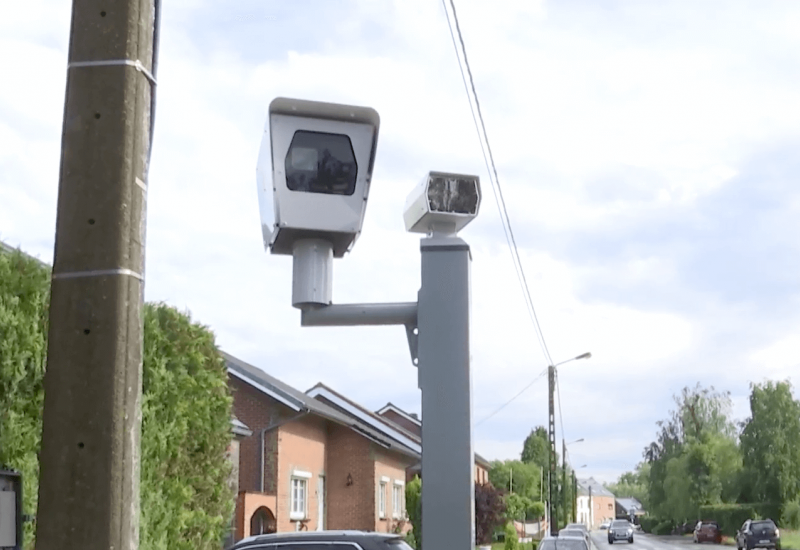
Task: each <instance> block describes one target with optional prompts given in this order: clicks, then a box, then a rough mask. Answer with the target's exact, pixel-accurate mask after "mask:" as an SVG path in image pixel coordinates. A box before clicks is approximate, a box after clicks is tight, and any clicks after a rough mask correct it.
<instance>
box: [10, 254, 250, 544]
mask: <svg viewBox="0 0 800 550" xmlns="http://www.w3.org/2000/svg"><path fill="white" fill-rule="evenodd" d="M49 274H50V270H49V268H48V267H47V266H46V265H44V264H42V263H40V262H38V261H37V260H34V259H32V258H30V257H28V256H26V255H24V254H22V253H20V252H11V253H5V252H3V253H0V463H2V464H4V465H6V466H8V467H10V468H12V469H15V470H17V471H19V472H21V473H22V475H23V483H24V486H23V493H24V494H23V496H24V503H23V507H24V510H23V512H24V513H25V514H29V515H34V514H35V513H36V507H37V499H38V482H39V461H38V452H39V449H40V443H41V423H42V406H43V397H44V389H43V377H44V371H45V366H46V352H47V344H46V342H47V327H48V315H49V294H50V284H49ZM230 406H231V399H230V395H229V392H228V385H227V373H226V370H225V367H224V364H223V362H222V359H221V357H220V356H219V354H218V352H217V349H216V347H215V345H214V336H213V334H212V333H211V332H210V331H209V330H208V329H207V328H205V327H202V326H200V325H197V324H193V323H192V322H191V320H190V319H189V317H188V316H186V315H183V314H181V313H179V312H177V311H176V310H174V309H172V308H169V307H167V306H164V305H147V306H146V307H145V309H144V366H143V396H142V445H141V449H142V454H141V476H142V477H141V484H140V491H141V526H140V539H141V544H140V548H142V549H143V550H150V549H153V550H156V549H162V548H170V549H173V548H177V549H181V548H187V549H188V548H191V549H193V550H195V549H206V548H208V549H211V548H214V549H217V548H219V545H220V544H221V541H222V539H223V536H224V534H225V532H226V531H227V530H228V528H229V524H230V519H231V515H232V509H233V496H234V495H233V492H232V491H231V489H230V486H229V485H228V483H227V482H228V478H229V472H230V467H229V463H228V460H227V457H226V451H227V448H228V445H229V444H230V438H231V436H230ZM32 527H33V525H32V524H26V535H25V538H26V541H27V542H28V544H29V545H30V546H31V547H32V546H33V543H34V540H33V535H34V533H33V529H32Z"/></svg>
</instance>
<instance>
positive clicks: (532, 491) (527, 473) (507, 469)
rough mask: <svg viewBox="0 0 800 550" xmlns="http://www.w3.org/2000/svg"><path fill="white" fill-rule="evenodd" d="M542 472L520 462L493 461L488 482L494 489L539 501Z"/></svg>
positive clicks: (537, 468)
mask: <svg viewBox="0 0 800 550" xmlns="http://www.w3.org/2000/svg"><path fill="white" fill-rule="evenodd" d="M541 480H542V470H541V468H540V467H539V466H537V465H535V464H528V463H525V462H522V461H520V460H505V461H499V460H495V461H493V462H492V467H491V469H490V470H489V482H490V483H491V484H492V485H494V486H495V487H498V488H501V489H503V490H504V491H505V490H508V491H509V492H511V493H517V494H519V495H521V496H524V497H527V498H529V499H531V500H541Z"/></svg>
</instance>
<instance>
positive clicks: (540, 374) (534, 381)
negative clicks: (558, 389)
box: [475, 369, 547, 426]
mask: <svg viewBox="0 0 800 550" xmlns="http://www.w3.org/2000/svg"><path fill="white" fill-rule="evenodd" d="M545 374H547V369H544V370H543V371H542V372H540V373H539V376H537V377H536V378H534V379H533V380H531V383H530V384H528V385H527V386H525V387H524V388H522V389H521V390H520V391H519V393H518V394H517V395H515V396H514V397H512V398H511V399H509V400H508V401H506V402H505V403H503V404H502V405H500V406H499V407H497V408H496V409H495V410H494V411H493V412H492V413H491V414H490V415H488V416H486V417H484V418H483V419H482V420H480V421H479V422H477V423H476V424H475V426H480V425H481V424H483V423H484V422H486V421H487V420H489V419H490V418H491V417H493V416H494V415H496V414H497V413H499V412H500V411H502V410H503V409H505V408H506V407H507V406H508V405H510V404H511V402H512V401H514V400H515V399H516V398H517V397H519V396H520V395H522V394H523V393H525V391H526V390H527V389H528V388H530V387H531V386H533V385H534V384H535V383H536V382H537V381H538V380H539V379H540V378H542V377H543V376H544V375H545Z"/></svg>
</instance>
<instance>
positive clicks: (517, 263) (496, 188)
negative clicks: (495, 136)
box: [442, 0, 553, 365]
mask: <svg viewBox="0 0 800 550" xmlns="http://www.w3.org/2000/svg"><path fill="white" fill-rule="evenodd" d="M442 5H443V7H444V11H445V15H446V17H447V26H448V27H449V29H450V37H451V39H452V41H453V47H454V48H455V50H456V58H457V59H458V67H459V69H460V71H461V79H462V80H463V82H464V88H465V90H466V92H467V98H468V100H469V104H470V111H471V113H472V120H473V122H474V123H475V129H476V131H477V132H478V139H479V141H480V144H481V152H482V153H483V160H484V162H485V163H486V170H487V171H488V173H489V182H490V183H491V187H492V192H493V193H494V197H495V202H496V203H497V208H498V210H499V212H500V220H501V222H502V224H503V232H504V233H505V236H506V242H507V243H508V247H509V250H510V251H511V257H512V260H513V262H514V269H515V271H516V273H517V279H518V280H519V283H520V286H521V288H522V294H523V297H524V299H525V304H526V307H527V309H528V314H529V315H530V318H531V321H532V322H533V326H534V330H535V332H536V338H537V339H538V340H539V345H540V346H541V348H542V353H543V354H544V357H545V359H546V360H547V364H548V365H552V364H553V360H552V358H551V357H550V350H549V349H548V348H547V343H546V342H545V339H544V334H543V332H542V327H541V325H540V324H539V317H538V315H537V314H536V308H535V307H534V305H533V298H532V296H531V292H530V288H529V286H528V279H527V277H526V276H525V270H524V268H523V266H522V259H521V257H520V254H519V249H518V247H517V241H516V238H515V237H514V230H513V229H512V227H511V219H510V218H509V215H508V209H507V208H506V201H505V198H504V197H503V190H502V188H501V187H500V178H499V177H498V175H497V167H496V165H495V162H494V155H493V154H492V148H491V145H490V144H489V135H488V132H487V131H486V124H485V122H484V119H483V113H482V111H481V104H480V101H479V100H478V92H477V90H476V88H475V79H474V78H473V76H472V69H471V68H470V65H469V59H468V58H467V48H466V45H465V44H464V37H463V35H462V33H461V26H460V25H459V23H458V14H457V12H456V6H455V2H454V0H450V8H451V10H452V21H451V18H450V11H448V8H447V0H442ZM454 23H455V33H454V32H453V24H454ZM456 35H458V43H456ZM459 44H460V49H459ZM462 56H463V62H462ZM465 69H466V74H465V72H464V70H465ZM467 80H469V83H468V82H467Z"/></svg>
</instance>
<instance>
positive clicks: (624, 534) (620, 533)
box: [608, 519, 633, 544]
mask: <svg viewBox="0 0 800 550" xmlns="http://www.w3.org/2000/svg"><path fill="white" fill-rule="evenodd" d="M618 540H624V541H628V542H629V543H631V544H633V525H631V522H629V521H628V520H627V519H615V520H614V521H612V522H611V525H610V526H609V527H608V544H614V542H616V541H618Z"/></svg>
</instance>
